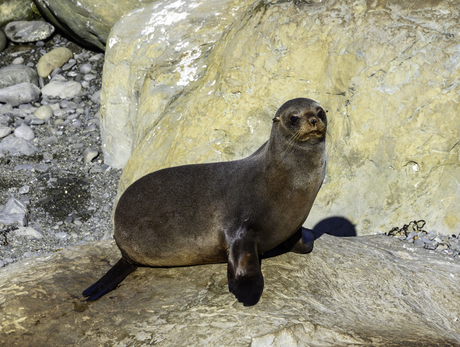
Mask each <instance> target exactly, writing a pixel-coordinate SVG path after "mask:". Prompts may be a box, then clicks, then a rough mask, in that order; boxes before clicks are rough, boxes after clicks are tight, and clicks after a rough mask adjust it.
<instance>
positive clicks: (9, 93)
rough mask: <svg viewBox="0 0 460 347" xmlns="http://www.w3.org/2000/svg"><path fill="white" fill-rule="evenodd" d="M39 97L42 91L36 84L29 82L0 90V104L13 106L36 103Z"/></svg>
mask: <svg viewBox="0 0 460 347" xmlns="http://www.w3.org/2000/svg"><path fill="white" fill-rule="evenodd" d="M39 97H40V89H39V88H38V87H37V86H36V85H35V84H32V83H29V82H24V83H19V84H16V85H14V86H10V87H7V88H3V89H0V102H3V103H8V104H10V105H11V106H18V105H21V104H26V103H29V102H34V101H37V100H38V98H39Z"/></svg>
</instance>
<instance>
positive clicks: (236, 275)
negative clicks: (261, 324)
mask: <svg viewBox="0 0 460 347" xmlns="http://www.w3.org/2000/svg"><path fill="white" fill-rule="evenodd" d="M227 277H228V289H229V290H230V292H232V293H233V294H234V295H235V297H236V298H237V299H238V301H239V302H241V303H243V305H244V306H252V305H255V304H257V303H258V302H259V299H260V296H261V295H262V291H263V290H264V278H263V276H262V272H261V270H260V260H259V255H258V254H257V246H256V243H255V242H248V241H246V242H244V241H243V240H237V241H235V242H234V243H233V245H232V246H231V247H230V254H229V257H228V265H227Z"/></svg>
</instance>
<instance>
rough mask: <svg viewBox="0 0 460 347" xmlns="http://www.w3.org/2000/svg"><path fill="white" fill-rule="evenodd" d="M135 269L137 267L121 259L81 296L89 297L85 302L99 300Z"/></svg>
mask: <svg viewBox="0 0 460 347" xmlns="http://www.w3.org/2000/svg"><path fill="white" fill-rule="evenodd" d="M136 269H137V266H136V265H134V264H131V263H130V262H128V261H126V260H125V259H123V258H121V259H120V260H119V261H118V262H117V263H116V264H115V265H114V266H113V267H112V268H111V269H110V270H109V271H108V272H107V273H106V274H105V275H104V276H103V277H102V278H101V279H100V280H99V281H97V282H96V283H94V284H93V285H92V286H90V287H88V288H87V289H85V291H84V292H83V296H89V298H87V299H86V301H93V300H96V299H99V298H100V297H101V296H103V295H104V294H107V293H108V292H110V291H111V290H113V289H115V287H116V286H117V285H118V284H119V283H120V282H121V281H123V280H124V279H125V278H126V276H128V275H129V274H130V273H131V272H133V271H134V270H136Z"/></svg>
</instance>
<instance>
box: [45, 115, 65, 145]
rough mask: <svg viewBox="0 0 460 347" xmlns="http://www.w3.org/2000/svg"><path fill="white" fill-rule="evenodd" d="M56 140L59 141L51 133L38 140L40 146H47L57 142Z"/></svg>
mask: <svg viewBox="0 0 460 347" xmlns="http://www.w3.org/2000/svg"><path fill="white" fill-rule="evenodd" d="M61 120H62V119H61ZM58 142H59V140H58V138H57V137H56V136H55V135H52V136H49V137H46V138H44V139H43V140H42V141H40V146H48V145H51V144H54V143H58Z"/></svg>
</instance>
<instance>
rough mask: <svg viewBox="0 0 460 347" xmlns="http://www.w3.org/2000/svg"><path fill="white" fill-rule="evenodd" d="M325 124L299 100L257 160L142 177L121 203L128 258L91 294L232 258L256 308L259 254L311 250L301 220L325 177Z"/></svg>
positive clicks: (237, 282)
mask: <svg viewBox="0 0 460 347" xmlns="http://www.w3.org/2000/svg"><path fill="white" fill-rule="evenodd" d="M326 129H327V119H326V112H325V110H324V109H323V108H322V107H321V106H320V105H319V104H318V103H317V102H315V101H313V100H310V99H305V98H298V99H293V100H290V101H288V102H286V103H285V104H284V105H282V106H281V108H280V109H279V110H278V111H277V112H276V114H275V117H274V118H273V126H272V130H271V134H270V138H269V140H268V141H267V142H266V143H264V144H263V145H262V146H261V147H260V148H259V149H258V150H257V151H255V152H254V153H253V154H252V155H250V156H249V157H247V158H244V159H241V160H236V161H229V162H219V163H210V164H197V165H185V166H179V167H172V168H167V169H163V170H160V171H156V172H153V173H150V174H148V175H146V176H144V177H142V178H141V179H139V180H137V181H136V182H134V183H133V184H132V185H131V186H130V187H129V188H128V189H127V190H126V191H125V192H124V194H123V195H122V197H121V198H120V200H119V202H118V205H117V207H116V210H115V232H114V236H115V240H116V242H117V245H118V247H119V248H120V251H121V253H122V258H121V259H120V260H119V261H118V262H117V263H116V264H115V266H114V267H113V268H112V269H111V270H109V271H108V272H107V274H106V275H104V276H103V277H102V278H101V279H100V280H99V281H97V282H96V283H95V284H93V285H92V286H90V287H89V288H87V289H86V290H85V291H84V292H83V295H84V296H89V298H88V299H87V300H89V301H91V300H96V299H98V298H100V297H101V296H103V295H104V294H106V293H107V292H109V291H111V290H113V289H114V288H115V287H116V286H117V285H118V284H119V283H120V282H121V281H123V279H124V278H125V277H126V276H127V275H128V274H130V273H131V272H133V271H134V270H136V268H137V267H138V266H150V267H172V266H187V265H198V264H209V263H227V264H228V265H227V277H228V287H229V290H230V292H232V293H233V294H234V295H235V297H236V298H237V299H238V300H239V301H240V302H242V303H243V304H244V305H245V306H251V305H255V304H256V303H257V302H258V301H259V299H260V296H261V295H262V291H263V287H264V280H263V276H262V272H261V259H263V258H264V257H268V256H272V255H276V254H280V253H284V252H286V251H289V250H292V251H293V252H296V253H307V252H309V251H311V250H312V247H313V237H312V233H311V231H309V230H308V229H305V228H302V224H303V223H304V222H305V220H306V218H307V216H308V214H309V212H310V209H311V207H312V205H313V201H314V200H315V197H316V195H317V193H318V191H319V189H320V187H321V184H322V182H323V179H324V175H325V169H326V151H325V149H326Z"/></svg>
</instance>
